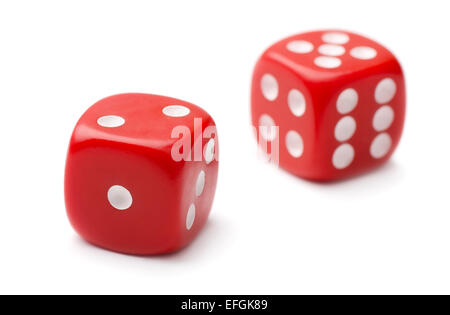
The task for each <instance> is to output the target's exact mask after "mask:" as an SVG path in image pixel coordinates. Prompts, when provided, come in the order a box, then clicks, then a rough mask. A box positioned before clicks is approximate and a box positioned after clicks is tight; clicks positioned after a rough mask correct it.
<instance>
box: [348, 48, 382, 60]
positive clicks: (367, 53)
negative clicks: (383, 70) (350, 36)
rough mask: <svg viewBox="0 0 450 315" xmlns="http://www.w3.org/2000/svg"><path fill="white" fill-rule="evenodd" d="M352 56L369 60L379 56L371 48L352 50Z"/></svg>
mask: <svg viewBox="0 0 450 315" xmlns="http://www.w3.org/2000/svg"><path fill="white" fill-rule="evenodd" d="M350 56H352V57H353V58H356V59H361V60H369V59H373V58H375V57H376V56H377V51H376V50H375V49H373V48H371V47H365V46H360V47H355V48H353V49H352V50H350Z"/></svg>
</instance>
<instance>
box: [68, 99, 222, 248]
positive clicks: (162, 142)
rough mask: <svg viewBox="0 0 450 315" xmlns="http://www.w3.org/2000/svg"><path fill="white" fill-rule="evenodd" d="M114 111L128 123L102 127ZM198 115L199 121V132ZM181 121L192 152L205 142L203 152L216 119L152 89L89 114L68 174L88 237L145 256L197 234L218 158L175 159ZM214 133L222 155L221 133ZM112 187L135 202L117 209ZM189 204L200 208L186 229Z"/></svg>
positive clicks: (72, 203) (78, 130)
mask: <svg viewBox="0 0 450 315" xmlns="http://www.w3.org/2000/svg"><path fill="white" fill-rule="evenodd" d="M168 105H182V106H184V107H186V108H188V109H189V111H190V112H189V114H188V115H186V116H184V117H169V116H166V115H164V114H163V112H162V110H163V108H165V107H166V106H168ZM109 115H115V116H119V117H121V118H123V120H124V123H123V124H122V125H120V126H117V127H104V126H102V125H100V124H99V122H98V121H99V118H101V117H104V116H109ZM194 118H201V120H202V126H201V129H200V128H199V127H196V128H197V129H198V130H196V132H194ZM177 126H186V127H187V128H188V129H189V130H190V137H191V144H192V145H191V146H190V149H191V150H193V148H194V143H200V144H201V146H200V149H201V148H202V147H204V146H205V145H206V144H207V143H208V141H210V139H209V138H207V137H206V138H205V137H202V134H203V132H204V131H205V129H206V128H207V127H209V126H215V124H214V121H213V119H212V118H211V117H210V115H209V114H208V113H206V112H205V111H204V110H202V109H201V108H199V107H198V106H195V105H193V104H191V103H188V102H184V101H181V100H177V99H173V98H169V97H164V96H157V95H147V94H122V95H115V96H111V97H108V98H105V99H103V100H101V101H99V102H97V103H96V104H94V105H93V106H92V107H91V108H89V109H88V110H87V111H86V112H85V113H84V115H83V116H82V117H81V118H80V120H79V121H78V123H77V125H76V127H75V129H74V132H73V135H72V139H71V141H70V145H69V150H68V155H67V162H66V172H65V200H66V208H67V214H68V217H69V219H70V222H71V223H72V225H73V227H74V228H75V230H76V231H77V232H78V233H79V234H80V235H81V236H82V237H83V238H84V239H86V240H87V241H88V242H91V243H93V244H95V245H98V246H100V247H103V248H106V249H110V250H113V251H118V252H122V253H129V254H141V255H148V254H162V253H168V252H172V251H176V250H178V249H180V248H182V247H184V246H186V245H187V244H188V243H189V242H191V241H192V240H193V239H194V238H195V236H196V235H197V234H198V233H199V231H200V230H201V229H202V227H203V226H204V225H205V223H206V221H207V218H208V215H209V213H210V210H211V206H212V203H213V198H214V193H215V189H216V182H217V173H218V161H217V160H216V159H213V160H212V161H211V162H210V163H206V162H205V160H204V159H201V161H183V160H182V161H179V162H176V161H174V159H173V158H172V154H171V149H172V146H173V145H174V143H175V142H176V141H178V140H179V137H175V138H172V136H171V133H172V130H173V129H174V128H175V127H177ZM212 137H213V138H214V140H215V149H216V150H215V153H216V155H217V152H218V141H217V134H213V135H212ZM192 157H193V156H192ZM201 171H204V172H205V186H204V189H203V191H202V192H201V194H200V195H199V196H197V194H196V182H197V179H198V176H199V173H200V172H201ZM115 185H120V186H121V187H124V188H126V189H127V190H128V191H129V192H130V194H131V196H132V203H131V206H129V207H128V208H127V209H125V210H118V209H116V208H115V207H114V206H113V204H112V203H111V202H110V201H109V190H110V188H111V187H112V186H115ZM120 197H123V196H120ZM120 201H123V199H119V202H120ZM191 204H194V205H195V219H194V222H193V224H192V227H190V229H188V228H187V224H186V220H187V219H186V217H187V216H188V209H189V207H190V205H191Z"/></svg>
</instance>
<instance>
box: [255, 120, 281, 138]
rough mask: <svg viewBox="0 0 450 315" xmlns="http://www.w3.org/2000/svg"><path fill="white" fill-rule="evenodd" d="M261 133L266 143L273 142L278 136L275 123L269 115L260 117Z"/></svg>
mask: <svg viewBox="0 0 450 315" xmlns="http://www.w3.org/2000/svg"><path fill="white" fill-rule="evenodd" d="M259 133H260V135H261V137H262V138H263V139H264V140H266V141H273V140H274V139H275V137H276V136H277V132H276V128H275V121H274V120H273V119H272V117H270V116H269V115H267V114H262V115H261V117H259Z"/></svg>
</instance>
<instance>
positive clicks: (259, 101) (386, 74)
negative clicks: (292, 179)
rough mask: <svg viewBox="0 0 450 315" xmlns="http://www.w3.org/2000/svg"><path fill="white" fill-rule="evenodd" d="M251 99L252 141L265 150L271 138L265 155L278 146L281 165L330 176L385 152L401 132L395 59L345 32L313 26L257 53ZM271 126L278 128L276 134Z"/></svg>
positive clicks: (371, 164)
mask: <svg viewBox="0 0 450 315" xmlns="http://www.w3.org/2000/svg"><path fill="white" fill-rule="evenodd" d="M251 101H252V123H253V125H254V126H256V127H259V128H257V130H258V131H259V133H258V134H259V140H260V142H261V143H265V146H264V147H266V146H267V145H266V144H267V142H269V143H270V142H273V143H272V146H269V147H271V150H272V152H271V153H273V150H274V148H273V146H274V144H275V143H279V144H280V148H279V163H280V166H281V167H283V168H284V169H286V170H287V171H289V172H291V173H293V174H295V175H298V176H301V177H304V178H308V179H313V180H333V179H341V178H345V177H349V176H353V175H356V174H359V173H362V172H364V171H367V170H369V169H372V168H375V167H377V166H379V165H380V164H382V163H383V162H385V161H386V160H387V159H388V158H389V157H390V156H391V154H392V152H393V151H394V149H395V147H396V146H397V144H398V142H399V139H400V136H401V133H402V129H403V122H404V117H405V82H404V77H403V73H402V69H401V67H400V64H399V62H398V61H397V59H396V58H395V57H394V56H393V55H392V53H390V52H389V51H388V50H387V49H386V48H384V47H383V46H381V45H380V44H378V43H376V42H374V41H372V40H370V39H367V38H365V37H362V36H360V35H356V34H352V33H348V32H341V31H317V32H310V33H304V34H300V35H295V36H292V37H289V38H286V39H284V40H281V41H279V42H278V43H276V44H274V45H273V46H271V47H270V48H269V49H267V50H266V51H265V52H264V54H263V55H262V56H261V58H260V59H259V61H258V63H257V64H256V67H255V70H254V75H253V82H252V100H251ZM271 126H279V127H278V133H276V129H269V127H271ZM275 136H279V142H278V141H274V139H275V138H276V137H275ZM277 139H278V138H277ZM277 152H278V151H277Z"/></svg>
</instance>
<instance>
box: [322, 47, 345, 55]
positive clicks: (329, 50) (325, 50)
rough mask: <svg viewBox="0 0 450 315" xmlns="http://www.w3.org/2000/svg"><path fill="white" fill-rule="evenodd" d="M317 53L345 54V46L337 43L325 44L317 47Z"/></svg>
mask: <svg viewBox="0 0 450 315" xmlns="http://www.w3.org/2000/svg"><path fill="white" fill-rule="evenodd" d="M319 53H321V54H322V55H327V56H334V57H337V56H342V55H343V54H345V48H344V47H342V46H339V45H332V44H325V45H322V46H320V47H319Z"/></svg>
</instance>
